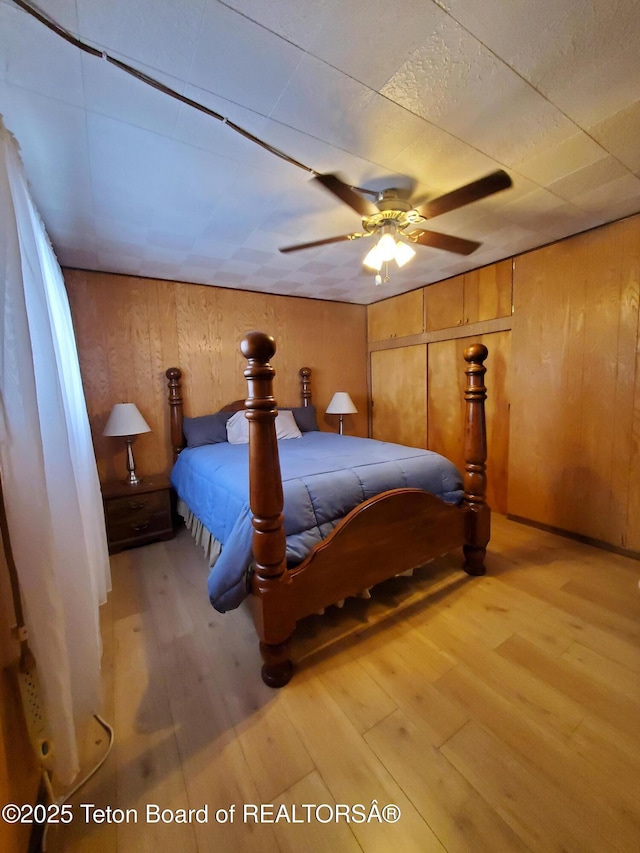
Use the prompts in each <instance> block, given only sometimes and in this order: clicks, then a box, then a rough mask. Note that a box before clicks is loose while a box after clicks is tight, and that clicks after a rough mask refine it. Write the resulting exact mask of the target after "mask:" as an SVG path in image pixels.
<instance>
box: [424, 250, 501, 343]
mask: <svg viewBox="0 0 640 853" xmlns="http://www.w3.org/2000/svg"><path fill="white" fill-rule="evenodd" d="M511 279H512V272H511V258H509V259H507V260H506V261H500V262H499V263H497V264H490V265H489V266H487V267H482V269H478V270H472V271H471V272H468V273H464V275H457V276H454V278H449V279H446V280H445V281H439V282H437V283H436V284H430V285H428V286H427V287H425V288H424V328H425V331H427V332H437V331H440V330H441V329H452V328H454V327H455V326H462V325H469V324H471V323H479V322H481V321H483V320H494V319H496V318H497V317H508V316H509V315H510V314H511Z"/></svg>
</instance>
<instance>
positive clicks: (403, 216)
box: [280, 169, 511, 284]
mask: <svg viewBox="0 0 640 853" xmlns="http://www.w3.org/2000/svg"><path fill="white" fill-rule="evenodd" d="M314 180H315V181H317V182H318V183H319V184H321V185H322V186H323V187H324V188H325V189H327V190H328V191H329V192H330V193H332V194H333V195H335V196H336V197H337V198H339V199H340V201H342V202H344V204H346V205H348V206H349V207H351V208H352V209H353V210H355V211H356V213H359V214H360V216H361V217H362V231H361V232H360V231H355V232H354V233H352V234H341V235H340V236H338V237H327V238H325V239H324V240H314V241H313V242H311V243H298V244H296V245H293V246H284V247H283V248H281V249H280V251H281V252H284V253H287V252H298V251H300V250H301V249H313V248H316V247H318V246H327V245H329V244H330V243H341V242H343V241H345V240H358V239H360V237H374V236H377V237H379V240H378V241H377V242H376V245H375V246H374V247H373V248H372V249H371V251H370V252H368V254H367V255H366V257H365V258H364V260H363V263H364V265H365V266H367V267H368V268H369V269H371V270H373V271H375V272H377V273H378V276H377V277H376V283H378V284H379V283H380V281H379V279H380V275H379V273H380V270H381V269H382V267H383V265H385V264H386V265H388V263H389V261H391V260H395V261H396V263H397V264H398V266H404V264H405V263H407V261H409V260H411V258H412V257H413V256H414V255H415V250H414V249H413V248H412V247H411V245H410V244H411V243H418V244H419V245H421V246H431V247H433V248H435V249H443V250H445V251H447V252H455V253H456V254H459V255H469V254H471V252H473V251H475V250H476V249H477V248H478V246H480V243H476V242H475V241H473V240H465V239H463V238H462V237H454V236H452V235H450V234H441V233H440V232H438V231H427V230H424V229H423V228H422V227H421V225H422V223H423V222H425V221H426V220H428V219H433V218H434V217H435V216H440V214H442V213H448V212H449V211H450V210H455V209H456V208H458V207H463V206H464V205H466V204H470V203H471V202H473V201H478V200H479V199H482V198H486V197H487V196H490V195H493V194H494V193H497V192H499V191H500V190H505V189H507V188H508V187H510V186H511V178H510V177H509V175H507V173H506V172H504V171H503V170H502V169H498V170H497V171H496V172H492V173H491V174H489V175H485V177H484V178H480V179H479V180H477V181H472V182H471V183H470V184H465V185H464V186H462V187H459V188H458V189H456V190H453V191H452V192H449V193H445V195H441V196H438V198H435V199H432V200H431V201H427V202H424V203H422V204H419V205H416V206H414V205H413V204H412V202H411V201H410V200H407V199H405V198H403V197H402V194H401V192H400V191H399V190H397V189H387V190H383V191H382V192H380V193H377V198H376V202H375V204H374V203H373V202H372V201H369V199H367V198H364V196H362V195H361V194H360V192H357V191H356V190H355V188H353V187H350V186H349V185H348V184H345V183H344V182H343V181H341V180H340V178H338V176H337V175H332V174H327V175H316V176H315V177H314ZM364 192H369V190H364ZM404 241H408V242H404ZM387 278H388V269H387V274H386V277H385V280H386V279H387Z"/></svg>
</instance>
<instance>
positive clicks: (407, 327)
mask: <svg viewBox="0 0 640 853" xmlns="http://www.w3.org/2000/svg"><path fill="white" fill-rule="evenodd" d="M367 321H368V327H369V340H370V341H387V340H389V339H390V338H403V337H406V336H407V335H419V334H420V333H421V332H422V330H423V329H422V289H419V290H411V291H409V293H402V294H400V296H393V297H392V298H391V299H385V301H384V302H376V303H374V304H373V305H369V307H368V309H367Z"/></svg>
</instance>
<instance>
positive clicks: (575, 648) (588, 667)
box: [561, 642, 640, 707]
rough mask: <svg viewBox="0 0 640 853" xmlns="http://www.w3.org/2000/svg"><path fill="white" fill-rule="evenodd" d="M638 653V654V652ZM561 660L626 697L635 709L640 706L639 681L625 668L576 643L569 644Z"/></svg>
mask: <svg viewBox="0 0 640 853" xmlns="http://www.w3.org/2000/svg"><path fill="white" fill-rule="evenodd" d="M638 653H639V654H640V650H639V652H638ZM561 658H562V660H565V661H567V662H569V663H571V664H572V666H573V667H575V668H576V669H578V670H579V671H580V672H583V673H585V674H588V675H589V676H591V678H594V679H596V680H597V681H599V682H600V683H601V684H605V685H607V686H608V687H609V688H610V689H611V690H616V691H618V692H620V693H623V694H624V695H625V696H628V697H629V698H630V699H632V700H633V701H634V702H635V703H636V707H638V706H639V705H640V680H639V679H637V678H635V677H634V676H633V673H632V671H631V670H630V669H628V668H627V667H626V666H622V665H621V664H619V663H615V662H614V661H612V660H608V659H607V658H605V657H604V656H603V655H601V654H599V653H598V652H595V651H594V650H593V649H589V648H587V646H584V645H583V644H582V643H576V642H573V643H571V645H570V646H569V647H568V648H567V649H566V650H565V651H564V652H563V653H562V655H561Z"/></svg>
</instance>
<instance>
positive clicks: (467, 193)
mask: <svg viewBox="0 0 640 853" xmlns="http://www.w3.org/2000/svg"><path fill="white" fill-rule="evenodd" d="M510 186H511V178H510V177H509V175H507V173H506V172H504V171H503V170H502V169H498V171H497V172H492V173H491V174H490V175H485V177H484V178H480V179H479V180H477V181H472V182H471V183H470V184H465V185H464V186H463V187H458V189H457V190H453V191H452V192H450V193H446V194H445V195H441V196H439V197H438V198H434V199H432V200H431V201H428V202H427V203H426V204H423V205H422V206H421V207H418V208H416V209H417V211H418V213H419V214H420V216H424V218H425V219H431V218H432V217H434V216H440V214H441V213H447V212H448V211H450V210H455V209H456V208H457V207H463V206H464V205H465V204H471V202H472V201H479V200H480V199H481V198H486V197H487V196H490V195H493V194H494V193H497V192H500V190H506V189H508V188H509V187H510Z"/></svg>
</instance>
